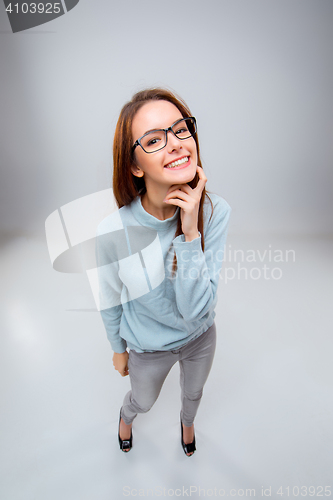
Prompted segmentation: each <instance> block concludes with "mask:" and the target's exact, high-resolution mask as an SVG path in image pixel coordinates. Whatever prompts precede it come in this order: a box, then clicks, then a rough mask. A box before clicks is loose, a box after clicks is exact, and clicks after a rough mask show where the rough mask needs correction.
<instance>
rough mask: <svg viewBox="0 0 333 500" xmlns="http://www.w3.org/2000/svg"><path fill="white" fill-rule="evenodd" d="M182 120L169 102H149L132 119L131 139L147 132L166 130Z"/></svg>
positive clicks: (175, 108)
mask: <svg viewBox="0 0 333 500" xmlns="http://www.w3.org/2000/svg"><path fill="white" fill-rule="evenodd" d="M179 118H182V114H181V112H180V111H179V109H178V108H177V107H176V106H175V105H174V104H172V103H171V102H169V101H150V102H147V103H146V104H144V105H143V106H142V107H141V108H140V109H139V111H138V112H137V113H136V115H135V116H134V118H133V122H132V133H133V137H136V136H138V137H139V136H140V135H143V134H145V133H146V132H147V130H151V129H155V128H168V127H170V125H172V124H173V123H174V122H175V121H177V120H179Z"/></svg>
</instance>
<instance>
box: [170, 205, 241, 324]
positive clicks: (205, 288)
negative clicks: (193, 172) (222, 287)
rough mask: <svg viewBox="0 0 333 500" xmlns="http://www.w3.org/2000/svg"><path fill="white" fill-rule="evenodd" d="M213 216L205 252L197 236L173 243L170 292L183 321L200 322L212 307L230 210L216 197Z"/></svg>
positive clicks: (208, 229)
mask: <svg viewBox="0 0 333 500" xmlns="http://www.w3.org/2000/svg"><path fill="white" fill-rule="evenodd" d="M216 198H217V201H216V202H215V204H214V209H213V214H212V216H211V218H210V219H209V221H208V224H207V226H206V230H205V250H204V252H203V251H202V248H201V235H200V236H199V237H198V238H195V239H194V240H192V241H190V242H186V241H185V236H184V235H183V234H182V235H180V236H177V237H176V238H175V239H174V240H173V247H174V250H175V252H176V258H177V271H176V273H175V277H174V280H173V282H174V288H175V294H176V302H177V307H178V310H179V312H180V314H181V315H182V316H183V318H184V319H185V320H186V321H194V320H196V319H200V318H202V317H203V316H204V315H205V314H206V313H207V312H208V311H209V309H210V308H211V307H212V306H213V307H214V305H215V303H216V291H217V285H218V281H219V274H220V270H221V267H222V261H223V255H224V247H225V244H226V239H227V233H228V227H229V219H230V213H231V207H230V206H229V204H228V203H227V202H226V201H225V200H224V199H223V198H220V197H216Z"/></svg>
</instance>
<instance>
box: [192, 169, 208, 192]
mask: <svg viewBox="0 0 333 500" xmlns="http://www.w3.org/2000/svg"><path fill="white" fill-rule="evenodd" d="M197 172H198V175H199V181H198V184H197V185H196V187H195V188H194V190H195V191H202V190H203V188H204V187H205V184H206V182H207V177H206V175H205V173H204V171H203V169H202V167H199V165H197Z"/></svg>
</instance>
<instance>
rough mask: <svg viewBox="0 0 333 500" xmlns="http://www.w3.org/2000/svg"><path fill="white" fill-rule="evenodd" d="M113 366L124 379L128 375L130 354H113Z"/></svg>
mask: <svg viewBox="0 0 333 500" xmlns="http://www.w3.org/2000/svg"><path fill="white" fill-rule="evenodd" d="M112 361H113V366H114V369H115V370H117V371H118V372H119V373H120V375H121V376H122V377H126V375H128V352H127V351H125V352H115V353H114V354H113V358H112Z"/></svg>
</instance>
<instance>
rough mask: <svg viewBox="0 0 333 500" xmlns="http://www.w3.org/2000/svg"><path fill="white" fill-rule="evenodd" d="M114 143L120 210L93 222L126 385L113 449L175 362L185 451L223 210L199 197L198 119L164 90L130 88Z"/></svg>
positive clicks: (201, 369)
mask: <svg viewBox="0 0 333 500" xmlns="http://www.w3.org/2000/svg"><path fill="white" fill-rule="evenodd" d="M113 146H114V147H113V157H114V173H113V190H114V195H115V198H116V201H117V204H118V206H119V209H120V210H119V211H118V212H117V213H116V214H111V216H109V217H107V218H106V219H105V220H104V221H103V222H102V223H101V224H100V226H99V232H98V234H99V240H98V241H99V244H98V259H99V265H100V267H99V272H100V289H101V296H102V306H101V309H102V311H101V314H102V318H103V321H104V324H105V327H106V331H107V335H108V338H109V340H110V342H111V346H112V349H113V351H114V355H113V365H114V367H115V369H116V370H117V371H118V372H119V373H120V375H122V376H126V375H129V376H130V381H131V391H129V392H128V393H127V394H126V396H125V399H124V402H123V406H122V408H121V410H120V416H119V430H118V439H119V444H120V449H121V450H122V451H125V452H127V451H129V450H130V449H131V448H132V422H133V420H134V418H135V417H136V415H137V414H138V413H144V412H147V411H148V410H149V409H150V408H151V407H152V405H153V404H154V402H155V401H156V399H157V397H158V395H159V392H160V390H161V387H162V385H163V382H164V380H165V378H166V376H167V374H168V373H169V371H170V369H171V367H172V366H173V365H174V364H175V363H176V361H179V363H180V385H181V399H182V407H181V413H180V424H181V444H182V447H183V450H184V452H185V454H186V455H188V456H191V455H193V453H194V451H195V449H196V446H195V434H194V424H193V421H194V418H195V415H196V412H197V409H198V406H199V404H200V400H201V396H202V390H203V386H204V384H205V382H206V380H207V377H208V374H209V371H210V368H211V365H212V361H213V356H214V351H215V342H216V330H215V324H214V316H215V313H214V307H215V305H216V301H217V297H216V289H217V284H218V279H219V271H220V269H221V265H222V260H223V250H224V245H225V242H226V236H227V230H228V223H229V216H230V211H231V209H230V206H229V205H228V203H227V202H226V201H225V200H224V199H223V198H221V197H219V196H217V195H212V194H210V195H209V197H208V195H207V194H206V190H205V184H206V181H207V178H206V176H205V174H204V172H203V169H202V167H201V161H200V155H199V143H198V136H197V133H196V120H195V118H194V117H192V115H191V112H190V110H189V109H188V107H187V106H186V104H185V103H184V102H183V101H182V100H181V99H180V98H179V97H177V96H176V95H174V94H173V93H171V92H170V91H168V90H165V89H160V88H156V89H148V90H144V91H142V92H138V93H137V94H135V95H134V97H133V98H132V100H131V101H130V102H128V103H127V104H126V105H125V106H124V107H123V109H122V111H121V113H120V117H119V120H118V123H117V127H116V131H115V137H114V145H113ZM110 235H111V237H110ZM155 236H156V237H155ZM149 249H150V250H149ZM152 249H153V250H152ZM126 348H129V352H128V351H127V349H126Z"/></svg>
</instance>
